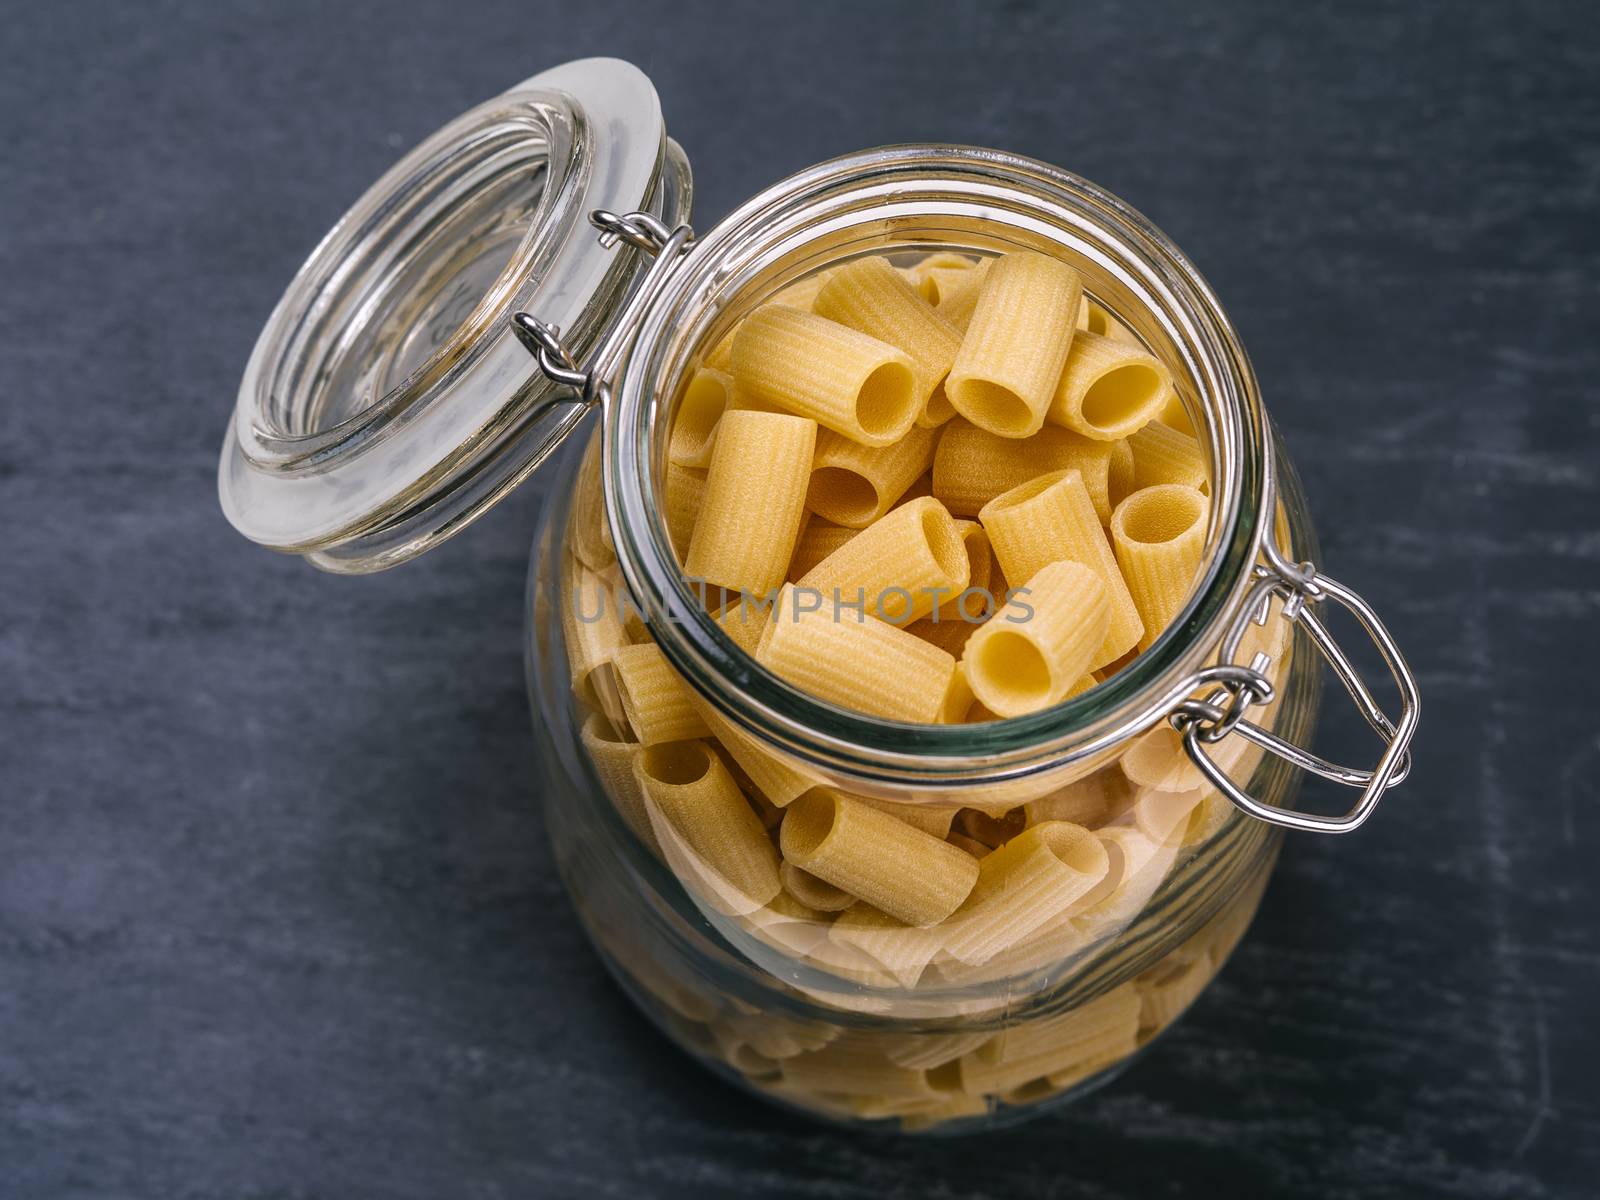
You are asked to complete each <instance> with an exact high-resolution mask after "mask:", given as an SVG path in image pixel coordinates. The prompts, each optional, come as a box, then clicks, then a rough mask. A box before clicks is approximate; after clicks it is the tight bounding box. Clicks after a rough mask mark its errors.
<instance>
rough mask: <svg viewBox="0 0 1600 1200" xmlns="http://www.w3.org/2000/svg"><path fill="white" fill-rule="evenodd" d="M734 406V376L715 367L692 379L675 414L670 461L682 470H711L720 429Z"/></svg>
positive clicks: (669, 442)
mask: <svg viewBox="0 0 1600 1200" xmlns="http://www.w3.org/2000/svg"><path fill="white" fill-rule="evenodd" d="M732 403H733V377H732V376H731V375H728V374H727V373H726V372H723V371H718V370H716V369H715V368H713V367H701V368H700V369H699V370H698V371H696V372H695V373H694V374H693V375H691V376H690V377H689V382H688V384H687V385H686V386H685V387H684V389H683V397H682V399H680V400H679V401H678V407H677V410H676V411H675V412H674V413H673V418H672V436H671V437H670V438H668V439H667V461H668V462H669V463H676V464H677V465H678V466H680V467H702V468H703V467H707V466H710V465H711V445H712V442H713V441H714V440H715V438H716V435H717V425H718V424H719V423H720V422H721V420H722V414H723V413H725V412H727V411H728V408H729V407H730V406H731V405H732Z"/></svg>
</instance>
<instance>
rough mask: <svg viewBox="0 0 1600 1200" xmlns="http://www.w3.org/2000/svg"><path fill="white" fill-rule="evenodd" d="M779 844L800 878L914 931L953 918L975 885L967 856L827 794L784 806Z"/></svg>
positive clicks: (813, 794)
mask: <svg viewBox="0 0 1600 1200" xmlns="http://www.w3.org/2000/svg"><path fill="white" fill-rule="evenodd" d="M779 844H780V845H781V846H782V848H783V856H784V858H785V859H787V860H788V861H789V862H792V863H794V864H795V865H796V866H798V867H800V868H801V869H802V870H804V871H808V872H810V873H811V874H812V875H815V876H817V877H818V878H819V879H823V880H826V881H827V882H829V883H831V884H833V885H834V887H837V888H842V889H843V890H844V891H847V892H849V893H850V894H851V895H852V896H856V897H859V898H860V899H862V900H865V901H866V902H867V903H868V904H870V905H872V906H873V907H874V908H877V909H879V910H880V911H882V912H885V913H888V914H889V915H890V916H892V917H895V918H897V919H898V920H901V921H904V922H905V923H906V924H907V925H915V926H918V927H919V928H922V927H926V926H929V925H936V924H938V923H939V922H940V921H942V920H944V919H945V918H946V917H948V916H949V915H950V914H951V913H953V912H954V911H955V910H956V908H957V907H959V906H960V904H961V902H962V901H963V900H965V899H966V898H967V895H968V894H969V893H970V892H971V891H972V886H973V884H974V883H976V882H977V879H978V862H977V860H976V859H974V858H973V857H972V856H971V855H970V854H966V853H964V852H963V851H961V850H958V849H956V848H955V847H954V846H951V845H949V844H948V843H946V842H943V841H940V840H939V839H938V838H936V837H934V836H933V835H932V834H928V833H924V832H922V830H920V829H917V828H915V827H913V826H911V825H908V824H906V823H905V822H904V821H898V820H896V819H895V818H894V817H891V816H889V815H888V814H887V813H883V812H879V811H878V810H877V809H875V808H872V807H871V806H869V805H866V804H862V803H860V802H859V801H856V800H851V799H850V798H848V797H846V796H842V795H840V794H839V793H837V792H833V791H830V790H827V789H820V790H818V791H814V792H810V793H808V794H807V795H805V796H802V797H801V798H800V799H799V800H797V801H796V802H795V803H794V804H791V805H790V806H789V810H788V812H787V813H786V814H785V816H784V819H783V829H782V831H781V833H780V835H779Z"/></svg>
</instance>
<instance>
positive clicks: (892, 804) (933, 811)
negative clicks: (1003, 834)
mask: <svg viewBox="0 0 1600 1200" xmlns="http://www.w3.org/2000/svg"><path fill="white" fill-rule="evenodd" d="M844 794H845V795H849V793H844ZM850 799H852V800H856V801H859V802H860V803H862V804H865V805H867V806H869V807H871V808H875V809H877V810H878V811H879V812H882V813H887V814H888V815H889V816H891V817H893V818H894V819H895V820H897V821H904V822H905V823H906V824H907V825H910V826H912V827H913V828H916V829H920V830H922V832H923V833H929V834H932V835H933V836H934V837H936V838H943V837H944V836H945V834H947V833H949V832H950V825H951V822H953V821H954V820H955V816H956V810H955V809H953V808H949V807H941V808H936V807H934V806H933V805H932V804H924V803H920V802H917V801H903V800H880V799H878V798H877V797H876V796H855V795H850Z"/></svg>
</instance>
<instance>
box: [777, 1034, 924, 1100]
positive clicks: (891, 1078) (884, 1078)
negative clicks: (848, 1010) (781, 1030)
mask: <svg viewBox="0 0 1600 1200" xmlns="http://www.w3.org/2000/svg"><path fill="white" fill-rule="evenodd" d="M783 1078H784V1081H785V1082H786V1083H788V1084H790V1085H791V1086H793V1087H797V1088H803V1089H805V1090H807V1091H811V1092H822V1093H839V1094H842V1095H856V1096H877V1097H890V1096H893V1097H900V1098H908V1099H909V1098H917V1097H927V1098H933V1099H936V1098H937V1097H938V1093H936V1092H935V1091H934V1090H933V1089H932V1088H931V1087H930V1086H929V1085H928V1079H927V1076H926V1075H925V1074H924V1073H923V1072H922V1071H919V1070H913V1069H911V1068H909V1067H897V1066H895V1065H894V1064H893V1063H891V1062H889V1061H888V1060H887V1059H885V1058H882V1057H880V1056H878V1055H876V1054H874V1053H873V1052H872V1046H871V1045H870V1044H866V1045H863V1044H859V1043H857V1042H854V1041H852V1040H850V1039H849V1038H842V1039H840V1040H839V1041H837V1042H835V1043H834V1044H833V1045H831V1046H824V1047H823V1048H822V1049H821V1050H814V1051H812V1052H811V1053H810V1054H801V1055H797V1056H796V1057H794V1058H786V1059H784V1060H783Z"/></svg>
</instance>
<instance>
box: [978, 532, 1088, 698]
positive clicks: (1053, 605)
mask: <svg viewBox="0 0 1600 1200" xmlns="http://www.w3.org/2000/svg"><path fill="white" fill-rule="evenodd" d="M1024 590H1025V591H1026V596H1025V597H1024V596H1022V595H1020V594H1019V595H1018V597H1017V598H1016V599H1014V600H1012V601H1011V602H1010V603H1009V604H1007V605H1006V606H1005V608H1003V609H1001V610H1000V612H999V613H997V614H996V615H995V616H994V617H993V618H992V619H991V620H989V621H987V622H985V623H984V624H983V625H982V626H980V627H979V629H978V631H977V632H976V633H974V634H973V635H972V637H971V638H970V639H968V641H967V645H966V649H965V651H964V652H963V654H962V657H961V661H962V663H963V664H964V665H965V666H966V671H967V682H968V683H969V684H970V685H971V687H972V691H973V694H974V695H975V696H977V698H978V699H979V700H981V701H982V702H983V704H984V707H986V708H988V709H989V710H990V711H991V712H996V713H999V714H1000V715H1001V716H1002V717H1020V716H1022V715H1023V714H1024V713H1030V712H1037V711H1038V710H1039V709H1041V708H1049V707H1050V706H1051V705H1052V704H1059V703H1060V702H1061V701H1062V700H1065V699H1066V698H1067V697H1068V696H1069V695H1071V694H1072V692H1073V689H1074V688H1075V687H1076V686H1077V685H1078V684H1079V682H1080V681H1081V680H1082V679H1083V678H1084V676H1085V675H1086V674H1087V672H1088V670H1089V663H1090V661H1091V660H1092V659H1093V657H1094V655H1095V654H1096V653H1097V652H1098V651H1099V649H1100V647H1101V646H1102V645H1103V644H1104V642H1105V638H1106V629H1107V628H1108V627H1109V624H1110V621H1111V601H1110V598H1109V597H1108V596H1107V594H1106V589H1105V585H1104V584H1103V583H1101V582H1100V579H1099V577H1098V576H1097V575H1096V574H1095V573H1094V572H1093V571H1091V570H1090V569H1089V568H1088V567H1086V566H1084V565H1083V564H1082V563H1075V562H1055V563H1051V564H1050V565H1049V566H1047V567H1044V568H1042V569H1041V570H1040V571H1039V572H1038V573H1037V574H1035V575H1034V576H1033V577H1032V578H1031V579H1029V580H1028V582H1027V586H1026V588H1025V589H1024ZM1091 686H1092V684H1091Z"/></svg>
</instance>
